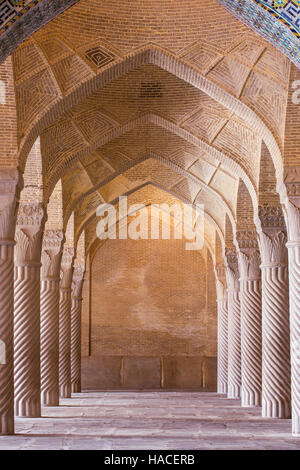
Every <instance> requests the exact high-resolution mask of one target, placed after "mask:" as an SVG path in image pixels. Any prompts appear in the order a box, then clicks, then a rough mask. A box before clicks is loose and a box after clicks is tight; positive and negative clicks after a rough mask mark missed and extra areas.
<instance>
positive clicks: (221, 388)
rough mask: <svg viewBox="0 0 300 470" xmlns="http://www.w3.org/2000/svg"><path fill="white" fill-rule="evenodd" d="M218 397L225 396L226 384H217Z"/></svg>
mask: <svg viewBox="0 0 300 470" xmlns="http://www.w3.org/2000/svg"><path fill="white" fill-rule="evenodd" d="M217 393H219V394H220V395H227V384H224V383H220V384H218V391H217Z"/></svg>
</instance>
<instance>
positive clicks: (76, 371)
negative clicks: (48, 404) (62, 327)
mask: <svg viewBox="0 0 300 470" xmlns="http://www.w3.org/2000/svg"><path fill="white" fill-rule="evenodd" d="M81 306H82V299H81V298H80V299H78V298H74V297H72V309H71V388H72V392H73V393H79V392H81Z"/></svg>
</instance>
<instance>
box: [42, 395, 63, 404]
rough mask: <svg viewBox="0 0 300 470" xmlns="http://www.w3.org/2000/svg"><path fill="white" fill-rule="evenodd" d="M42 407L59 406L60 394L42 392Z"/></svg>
mask: <svg viewBox="0 0 300 470" xmlns="http://www.w3.org/2000/svg"><path fill="white" fill-rule="evenodd" d="M42 406H59V394H58V392H42Z"/></svg>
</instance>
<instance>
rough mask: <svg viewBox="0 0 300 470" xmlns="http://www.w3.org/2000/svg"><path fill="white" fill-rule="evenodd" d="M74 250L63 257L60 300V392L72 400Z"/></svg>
mask: <svg viewBox="0 0 300 470" xmlns="http://www.w3.org/2000/svg"><path fill="white" fill-rule="evenodd" d="M73 257H74V249H73V248H65V249H64V252H63V257H62V263H61V271H62V278H61V281H60V300H59V390H60V397H61V398H71V292H72V288H71V284H72V276H73Z"/></svg>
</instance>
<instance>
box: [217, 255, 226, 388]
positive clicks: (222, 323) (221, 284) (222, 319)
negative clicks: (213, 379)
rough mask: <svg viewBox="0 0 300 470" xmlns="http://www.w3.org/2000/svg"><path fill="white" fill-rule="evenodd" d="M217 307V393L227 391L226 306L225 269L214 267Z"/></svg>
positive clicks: (221, 266)
mask: <svg viewBox="0 0 300 470" xmlns="http://www.w3.org/2000/svg"><path fill="white" fill-rule="evenodd" d="M216 279H217V305H218V389H217V390H218V393H221V394H227V391H228V305H227V292H226V278H225V267H224V265H223V264H219V265H218V266H216Z"/></svg>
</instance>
